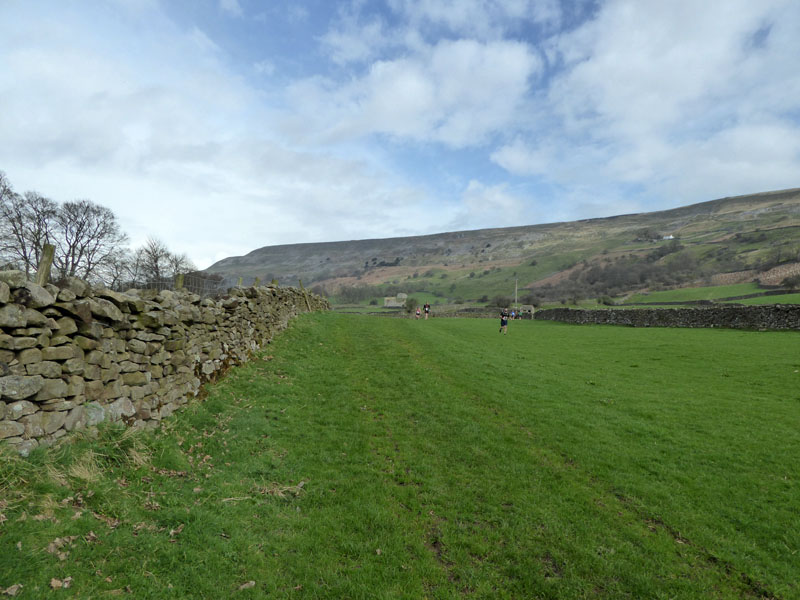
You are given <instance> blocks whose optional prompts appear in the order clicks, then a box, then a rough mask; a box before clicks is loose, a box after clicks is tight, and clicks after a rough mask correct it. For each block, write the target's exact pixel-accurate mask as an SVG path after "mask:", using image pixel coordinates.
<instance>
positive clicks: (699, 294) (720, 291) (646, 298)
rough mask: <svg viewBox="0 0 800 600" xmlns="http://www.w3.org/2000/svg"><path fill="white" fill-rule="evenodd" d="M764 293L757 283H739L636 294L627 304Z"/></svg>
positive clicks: (710, 298) (684, 300)
mask: <svg viewBox="0 0 800 600" xmlns="http://www.w3.org/2000/svg"><path fill="white" fill-rule="evenodd" d="M763 291H764V290H763V289H762V288H760V287H759V286H758V284H757V283H738V284H735V285H715V286H708V287H692V288H679V289H676V290H664V291H662V292H650V293H648V294H634V295H633V296H631V297H630V298H628V299H627V300H626V302H627V303H634V302H686V301H687V300H717V299H719V298H730V297H733V296H745V295H747V294H757V293H758V292H763Z"/></svg>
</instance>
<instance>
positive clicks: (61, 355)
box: [42, 346, 76, 360]
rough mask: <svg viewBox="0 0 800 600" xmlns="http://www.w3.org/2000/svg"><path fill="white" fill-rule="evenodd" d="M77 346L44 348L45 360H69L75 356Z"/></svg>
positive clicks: (43, 357)
mask: <svg viewBox="0 0 800 600" xmlns="http://www.w3.org/2000/svg"><path fill="white" fill-rule="evenodd" d="M75 350H76V348H75V347H74V346H51V347H49V348H42V359H43V360H69V359H70V358H75V354H76V352H75Z"/></svg>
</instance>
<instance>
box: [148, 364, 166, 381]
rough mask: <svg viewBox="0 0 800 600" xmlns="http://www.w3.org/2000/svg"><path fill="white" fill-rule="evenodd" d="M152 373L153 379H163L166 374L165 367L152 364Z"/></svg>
mask: <svg viewBox="0 0 800 600" xmlns="http://www.w3.org/2000/svg"><path fill="white" fill-rule="evenodd" d="M150 375H151V376H152V377H153V379H161V378H162V377H163V376H164V368H163V367H162V366H161V365H152V366H151V367H150Z"/></svg>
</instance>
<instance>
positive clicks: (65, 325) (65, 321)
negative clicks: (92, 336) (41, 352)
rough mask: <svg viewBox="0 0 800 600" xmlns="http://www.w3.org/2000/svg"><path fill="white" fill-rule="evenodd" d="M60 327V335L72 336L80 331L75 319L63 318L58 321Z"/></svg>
mask: <svg viewBox="0 0 800 600" xmlns="http://www.w3.org/2000/svg"><path fill="white" fill-rule="evenodd" d="M56 324H57V325H58V333H59V334H60V335H72V334H73V333H76V332H77V331H78V325H77V324H76V323H75V319H72V318H70V317H61V318H60V319H58V320H57V321H56Z"/></svg>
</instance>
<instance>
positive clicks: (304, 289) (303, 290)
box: [299, 279, 311, 312]
mask: <svg viewBox="0 0 800 600" xmlns="http://www.w3.org/2000/svg"><path fill="white" fill-rule="evenodd" d="M299 281H300V290H301V291H302V292H303V298H305V299H306V306H307V307H308V312H311V302H309V301H308V293H307V292H306V288H304V287H303V280H302V279H300V280H299Z"/></svg>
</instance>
